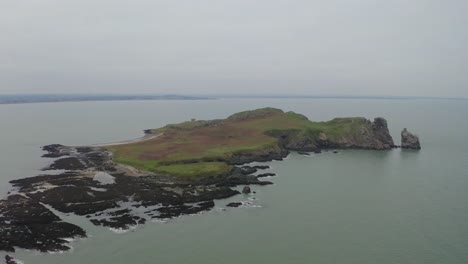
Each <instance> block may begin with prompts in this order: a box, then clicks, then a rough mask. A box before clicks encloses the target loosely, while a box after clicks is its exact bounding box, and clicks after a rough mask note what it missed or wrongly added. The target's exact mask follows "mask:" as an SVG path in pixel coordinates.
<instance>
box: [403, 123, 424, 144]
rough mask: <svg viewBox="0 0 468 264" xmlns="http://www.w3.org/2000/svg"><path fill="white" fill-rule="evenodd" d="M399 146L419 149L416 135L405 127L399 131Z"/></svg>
mask: <svg viewBox="0 0 468 264" xmlns="http://www.w3.org/2000/svg"><path fill="white" fill-rule="evenodd" d="M401 148H403V149H421V144H420V143H419V138H418V136H416V135H414V134H412V133H411V132H409V131H408V130H407V129H406V128H405V129H403V131H401Z"/></svg>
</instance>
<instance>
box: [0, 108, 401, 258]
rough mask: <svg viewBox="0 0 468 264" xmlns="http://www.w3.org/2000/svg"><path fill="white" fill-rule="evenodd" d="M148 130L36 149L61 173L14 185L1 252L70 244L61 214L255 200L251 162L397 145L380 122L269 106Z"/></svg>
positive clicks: (111, 221)
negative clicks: (136, 135) (126, 137)
mask: <svg viewBox="0 0 468 264" xmlns="http://www.w3.org/2000/svg"><path fill="white" fill-rule="evenodd" d="M145 133H146V135H145V136H144V137H143V138H141V139H139V140H133V141H128V142H120V143H115V144H107V145H100V146H79V147H73V146H63V145H59V144H53V145H48V146H45V147H43V150H44V151H46V154H44V157H48V158H54V160H53V161H52V163H51V164H50V166H48V167H47V168H44V171H45V172H49V171H51V170H63V172H62V171H59V172H60V173H44V174H43V175H39V176H35V177H29V178H23V179H18V180H13V181H11V184H12V185H13V188H14V189H13V190H12V191H11V192H10V193H9V195H8V196H7V197H6V198H4V199H3V200H0V238H1V239H0V250H3V251H10V252H12V251H14V250H15V247H18V248H24V249H33V250H39V251H64V250H68V249H69V245H68V244H69V238H79V237H86V231H85V230H84V229H82V228H81V227H79V226H77V225H75V224H73V223H69V222H66V221H64V220H63V219H62V218H61V217H60V215H62V214H75V215H77V216H81V217H84V218H87V219H89V221H91V222H92V223H93V224H95V225H98V226H103V227H107V228H114V229H128V228H131V227H133V226H137V225H142V224H145V223H146V222H147V221H149V220H152V219H154V220H157V219H168V218H174V217H178V216H181V215H187V214H197V213H201V212H204V211H208V210H211V209H213V208H214V206H215V202H214V201H215V200H219V199H225V198H228V197H232V196H235V195H239V194H241V193H240V192H239V191H238V190H237V189H236V188H234V187H236V186H240V187H241V188H244V189H243V193H244V194H243V195H253V193H250V192H251V190H250V186H252V185H269V184H272V182H270V181H267V180H268V179H269V178H266V177H268V176H269V177H271V176H274V174H272V173H257V172H258V171H260V170H264V169H267V168H268V166H264V165H257V166H254V165H252V164H250V163H252V162H264V161H271V160H281V159H283V158H285V157H286V156H288V154H289V153H290V152H291V151H297V152H300V153H320V152H322V151H325V150H332V151H333V150H337V149H366V150H389V149H392V148H394V147H396V146H395V144H394V142H393V139H392V137H391V136H390V133H389V130H388V127H387V122H386V120H385V119H384V118H375V119H374V120H373V121H370V120H367V119H365V118H362V117H356V118H335V119H333V120H330V121H327V122H313V121H310V120H309V119H308V118H307V117H306V116H304V115H301V114H298V113H294V112H284V111H282V110H280V109H275V108H262V109H257V110H252V111H245V112H240V113H236V114H233V115H231V116H229V117H228V118H226V119H219V120H209V121H205V120H194V119H193V120H190V121H187V122H183V123H180V124H170V125H167V126H165V127H162V128H157V129H149V130H146V131H145ZM249 193H250V194H249ZM239 205H241V203H230V204H229V205H228V207H237V206H239Z"/></svg>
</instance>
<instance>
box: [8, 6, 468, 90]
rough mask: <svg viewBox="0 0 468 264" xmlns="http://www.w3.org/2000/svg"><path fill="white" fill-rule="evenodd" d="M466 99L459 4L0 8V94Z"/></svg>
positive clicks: (466, 37) (465, 47) (467, 59)
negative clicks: (353, 96) (245, 95)
mask: <svg viewBox="0 0 468 264" xmlns="http://www.w3.org/2000/svg"><path fill="white" fill-rule="evenodd" d="M56 92H58V93H88V92H93V93H156V94H161V93H178V94H184V93H186V94H187V93H190V94H197V93H256V94H262V93H274V94H279V93H282V94H285V93H290V94H291V93H292V94H309V95H394V96H405V95H421V96H448V97H468V1H466V0H440V1H436V0H341V1H340V0H297V1H295V0H284V1H278V0H164V1H162V0H148V1H144V0H127V1H123V0H74V1H72V0H66V1H65V0H0V93H56Z"/></svg>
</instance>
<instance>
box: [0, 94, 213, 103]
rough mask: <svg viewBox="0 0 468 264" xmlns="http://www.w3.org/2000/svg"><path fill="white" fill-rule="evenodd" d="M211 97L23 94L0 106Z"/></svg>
mask: <svg viewBox="0 0 468 264" xmlns="http://www.w3.org/2000/svg"><path fill="white" fill-rule="evenodd" d="M208 99H215V98H211V97H198V96H185V95H60V94H41V95H36V94H24V95H0V104H26V103H54V102H83V101H131V100H208Z"/></svg>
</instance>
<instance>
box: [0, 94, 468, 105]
mask: <svg viewBox="0 0 468 264" xmlns="http://www.w3.org/2000/svg"><path fill="white" fill-rule="evenodd" d="M215 99H349V100H352V99H355V100H356V99H372V100H462V101H463V100H468V98H453V97H425V96H365V95H296V94H201V95H175V94H166V95H154V94H153V95H151V94H5V95H1V94H0V105H1V104H27V103H56V102H97V101H137V100H215Z"/></svg>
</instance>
